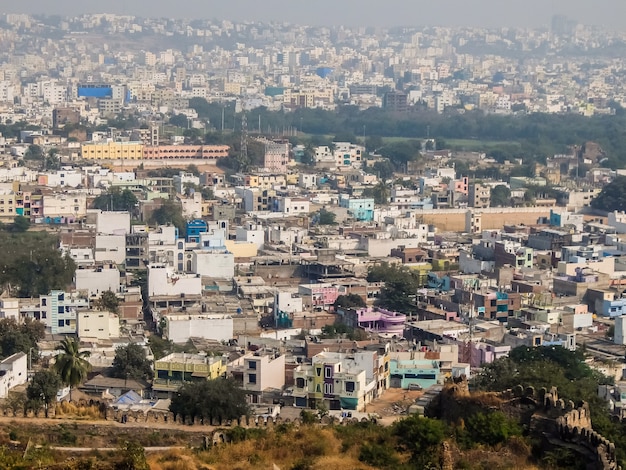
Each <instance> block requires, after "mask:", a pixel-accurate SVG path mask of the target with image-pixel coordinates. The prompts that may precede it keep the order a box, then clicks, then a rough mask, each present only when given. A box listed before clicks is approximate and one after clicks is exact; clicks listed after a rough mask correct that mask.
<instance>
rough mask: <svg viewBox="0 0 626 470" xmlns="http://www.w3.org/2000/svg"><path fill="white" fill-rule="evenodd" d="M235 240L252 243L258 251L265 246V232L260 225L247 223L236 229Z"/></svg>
mask: <svg viewBox="0 0 626 470" xmlns="http://www.w3.org/2000/svg"><path fill="white" fill-rule="evenodd" d="M236 240H237V241H238V242H252V243H254V244H255V245H256V246H257V248H258V249H259V250H262V249H263V246H264V244H265V230H264V229H263V226H262V225H261V224H255V223H254V222H247V223H246V224H245V225H244V226H243V227H237V230H236Z"/></svg>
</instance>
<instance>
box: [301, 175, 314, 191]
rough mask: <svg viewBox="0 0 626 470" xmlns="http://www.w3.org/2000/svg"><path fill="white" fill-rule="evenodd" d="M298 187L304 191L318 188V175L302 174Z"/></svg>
mask: <svg viewBox="0 0 626 470" xmlns="http://www.w3.org/2000/svg"><path fill="white" fill-rule="evenodd" d="M298 186H300V187H301V188H302V189H312V188H316V187H317V175H314V174H309V173H300V174H299V175H298Z"/></svg>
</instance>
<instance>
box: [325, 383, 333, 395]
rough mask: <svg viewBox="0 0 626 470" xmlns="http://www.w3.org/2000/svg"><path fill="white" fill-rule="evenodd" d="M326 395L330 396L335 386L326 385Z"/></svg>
mask: <svg viewBox="0 0 626 470" xmlns="http://www.w3.org/2000/svg"><path fill="white" fill-rule="evenodd" d="M324 393H325V394H327V395H330V394H332V393H333V384H329V383H326V384H324Z"/></svg>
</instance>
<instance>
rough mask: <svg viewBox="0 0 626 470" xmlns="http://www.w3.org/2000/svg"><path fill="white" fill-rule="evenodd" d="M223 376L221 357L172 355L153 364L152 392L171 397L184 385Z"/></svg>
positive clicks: (224, 364) (224, 369)
mask: <svg viewBox="0 0 626 470" xmlns="http://www.w3.org/2000/svg"><path fill="white" fill-rule="evenodd" d="M225 374H226V363H225V361H224V359H223V358H222V357H221V356H207V355H204V354H187V353H172V354H169V355H167V356H165V357H162V358H161V359H159V360H157V361H155V362H154V381H153V382H152V390H154V391H155V392H157V394H158V395H167V396H171V395H172V393H173V392H176V391H177V390H178V389H179V388H180V387H182V386H183V385H184V384H185V383H190V382H193V381H197V380H213V379H217V378H218V377H223V376H225Z"/></svg>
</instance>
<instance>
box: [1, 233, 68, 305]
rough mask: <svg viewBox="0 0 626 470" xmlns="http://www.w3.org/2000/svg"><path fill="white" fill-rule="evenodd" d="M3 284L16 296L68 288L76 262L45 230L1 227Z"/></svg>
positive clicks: (56, 239)
mask: <svg viewBox="0 0 626 470" xmlns="http://www.w3.org/2000/svg"><path fill="white" fill-rule="evenodd" d="M0 246H2V250H0V286H1V287H2V289H3V290H4V291H5V292H8V294H9V295H11V296H16V297H38V296H39V295H42V294H49V293H50V291H51V290H53V289H65V288H66V287H67V286H68V285H69V284H70V283H71V282H72V279H73V278H74V271H75V270H76V265H75V263H74V261H73V260H72V259H71V258H70V257H69V256H63V255H62V254H61V252H60V251H59V250H58V248H57V246H58V238H56V237H55V236H52V235H50V234H47V233H45V232H31V231H29V232H24V233H8V232H1V231H0Z"/></svg>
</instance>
